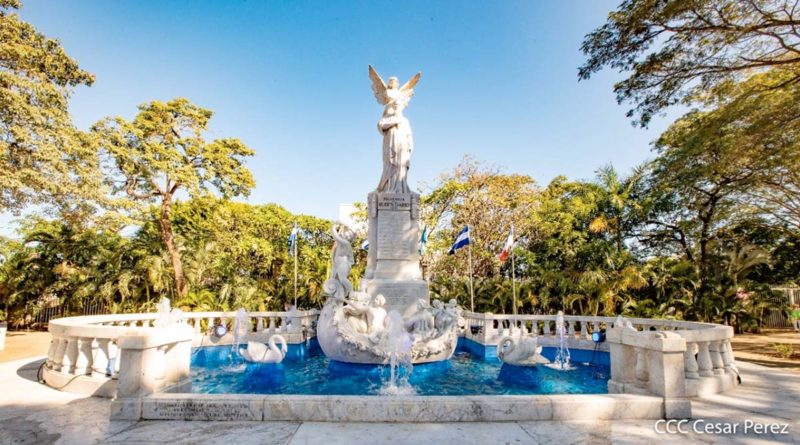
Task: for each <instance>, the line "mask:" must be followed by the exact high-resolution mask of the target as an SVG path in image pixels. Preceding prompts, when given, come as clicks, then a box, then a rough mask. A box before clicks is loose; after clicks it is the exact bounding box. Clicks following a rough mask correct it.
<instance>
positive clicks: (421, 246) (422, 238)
mask: <svg viewBox="0 0 800 445" xmlns="http://www.w3.org/2000/svg"><path fill="white" fill-rule="evenodd" d="M427 243H428V225H427V224H426V225H425V228H424V229H422V235H421V236H420V237H419V251H418V252H419V254H420V255H422V254H423V253H424V252H425V244H427Z"/></svg>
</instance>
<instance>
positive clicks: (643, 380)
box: [636, 348, 650, 387]
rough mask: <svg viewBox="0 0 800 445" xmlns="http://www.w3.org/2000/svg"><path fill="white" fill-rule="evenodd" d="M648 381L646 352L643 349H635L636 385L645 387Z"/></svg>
mask: <svg viewBox="0 0 800 445" xmlns="http://www.w3.org/2000/svg"><path fill="white" fill-rule="evenodd" d="M648 380H650V373H649V371H648V369H647V351H646V350H645V349H644V348H636V385H637V386H639V387H645V386H647V382H648Z"/></svg>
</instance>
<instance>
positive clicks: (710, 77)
mask: <svg viewBox="0 0 800 445" xmlns="http://www.w3.org/2000/svg"><path fill="white" fill-rule="evenodd" d="M796 6H797V5H796V4H794V2H792V1H789V0H748V1H742V0H625V1H623V2H622V3H621V4H620V5H619V7H618V8H617V9H616V10H615V11H613V12H611V13H610V14H609V15H608V20H607V22H606V23H605V24H604V25H603V26H601V27H599V28H597V29H596V30H594V31H593V32H591V33H590V34H588V35H587V36H586V38H585V39H584V41H583V44H582V46H581V49H582V50H583V52H584V53H585V54H586V55H587V57H588V59H587V61H586V62H585V63H584V64H583V66H581V67H580V69H579V74H578V75H579V78H581V79H588V78H589V77H591V76H592V75H593V74H594V73H596V72H598V71H600V70H601V69H603V68H605V67H610V68H613V69H617V70H619V71H621V72H626V73H629V77H628V78H626V79H624V80H622V81H621V82H619V83H617V84H616V85H615V86H614V91H615V92H616V94H617V100H618V101H619V102H620V103H623V102H630V103H632V104H633V106H634V108H633V109H631V110H630V111H629V112H628V116H635V117H636V119H637V120H638V122H639V123H640V124H641V125H643V126H645V125H647V123H648V122H649V121H650V119H651V118H652V116H653V115H654V114H657V113H659V112H660V111H662V110H663V109H664V108H665V107H668V106H670V105H673V104H675V103H678V102H680V101H684V102H692V101H694V100H696V99H697V97H698V96H702V95H703V93H704V92H705V91H708V90H709V89H711V88H713V87H715V86H717V85H718V84H719V83H720V82H724V81H728V80H731V79H734V80H738V79H742V78H744V77H747V76H749V75H751V74H752V73H753V71H757V70H764V69H768V68H770V67H780V68H782V69H784V70H786V71H787V72H790V73H791V75H790V76H789V77H788V78H787V79H786V83H785V84H784V85H781V87H782V86H788V85H794V84H797V83H798V82H799V81H800V35H798V33H797V28H798V26H800V10H798V9H797V7H796Z"/></svg>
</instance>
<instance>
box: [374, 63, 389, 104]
mask: <svg viewBox="0 0 800 445" xmlns="http://www.w3.org/2000/svg"><path fill="white" fill-rule="evenodd" d="M369 78H370V79H371V80H372V92H373V93H375V99H377V100H378V103H379V104H381V105H386V104H387V103H388V102H389V98H388V97H387V96H386V82H384V81H383V79H381V76H380V75H379V74H378V72H377V71H375V68H373V67H372V65H370V66H369Z"/></svg>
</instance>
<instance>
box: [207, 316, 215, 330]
mask: <svg viewBox="0 0 800 445" xmlns="http://www.w3.org/2000/svg"><path fill="white" fill-rule="evenodd" d="M214 320H215V318H214V317H208V318H207V319H206V324H207V325H208V330H209V331H210V330H211V329H212V328H213V327H214Z"/></svg>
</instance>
